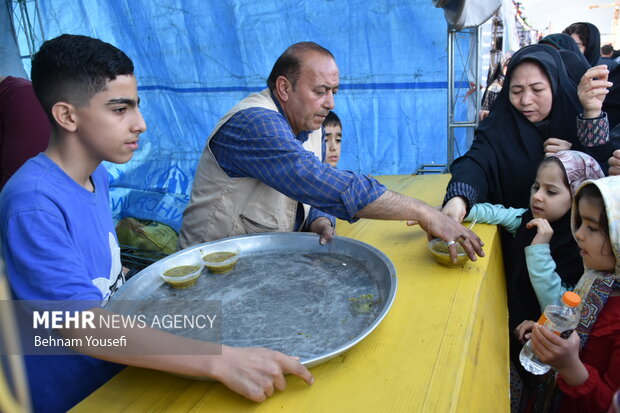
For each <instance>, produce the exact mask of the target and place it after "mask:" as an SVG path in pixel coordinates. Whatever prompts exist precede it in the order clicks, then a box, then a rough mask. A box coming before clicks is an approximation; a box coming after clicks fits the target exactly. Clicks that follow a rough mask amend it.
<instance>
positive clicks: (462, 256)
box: [428, 238, 469, 267]
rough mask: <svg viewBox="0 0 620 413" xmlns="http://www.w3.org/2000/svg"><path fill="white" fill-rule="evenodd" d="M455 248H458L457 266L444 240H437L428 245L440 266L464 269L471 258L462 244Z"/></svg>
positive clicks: (456, 245) (457, 244)
mask: <svg viewBox="0 0 620 413" xmlns="http://www.w3.org/2000/svg"><path fill="white" fill-rule="evenodd" d="M454 246H455V247H456V264H455V263H453V262H452V260H451V259H450V251H449V249H448V245H447V244H446V242H445V241H444V240H442V239H440V238H435V239H432V240H431V241H430V242H429V243H428V249H429V250H430V252H431V254H432V255H433V258H435V261H437V262H438V263H439V264H441V265H444V266H446V267H462V266H463V265H465V263H466V262H467V260H468V259H469V257H468V256H467V253H466V252H465V250H464V249H463V247H462V246H461V244H459V243H456V244H454Z"/></svg>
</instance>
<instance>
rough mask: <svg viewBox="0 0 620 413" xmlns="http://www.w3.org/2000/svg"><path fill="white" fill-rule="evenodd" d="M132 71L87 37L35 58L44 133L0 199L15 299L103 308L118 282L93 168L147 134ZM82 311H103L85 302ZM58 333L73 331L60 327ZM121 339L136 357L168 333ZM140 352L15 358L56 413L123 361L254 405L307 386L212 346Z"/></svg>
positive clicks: (276, 360) (296, 370) (103, 198)
mask: <svg viewBox="0 0 620 413" xmlns="http://www.w3.org/2000/svg"><path fill="white" fill-rule="evenodd" d="M133 70H134V68H133V63H132V61H131V60H130V59H129V58H128V57H127V56H126V55H125V54H124V53H123V52H122V51H121V50H119V49H117V48H116V47H114V46H112V45H110V44H108V43H104V42H102V41H100V40H97V39H93V38H90V37H86V36H76V35H66V34H65V35H62V36H59V37H57V38H55V39H52V40H49V41H46V42H45V43H43V45H42V46H41V49H40V50H39V51H38V52H37V53H36V54H35V56H34V58H33V60H32V76H31V77H32V83H33V88H34V90H35V93H36V95H37V98H38V99H39V101H40V102H41V105H42V106H43V109H44V110H45V112H46V114H47V116H48V118H49V119H50V121H51V124H52V137H51V140H50V144H49V146H48V148H47V150H46V151H45V152H43V153H41V154H39V155H37V156H36V157H34V158H32V159H30V160H29V161H28V162H26V163H25V164H24V166H22V168H20V169H19V170H18V171H17V173H16V174H15V175H14V176H13V177H12V178H11V179H10V180H9V181H8V183H7V184H6V186H5V187H4V189H3V191H2V192H1V193H0V229H1V234H2V239H1V241H2V253H3V256H4V259H5V261H6V269H7V276H8V280H9V283H10V286H11V289H12V293H13V296H14V297H15V298H16V299H17V300H95V302H97V303H104V302H105V301H106V300H108V299H109V298H110V296H111V295H112V294H114V292H115V291H116V289H118V288H119V287H120V286H121V285H122V283H123V281H124V278H123V274H122V267H121V262H120V252H119V247H118V243H117V240H116V235H115V231H114V225H113V222H112V214H111V211H110V207H109V198H108V177H107V172H106V170H105V169H104V167H103V166H102V165H101V162H102V161H109V162H115V163H125V162H127V161H129V160H130V159H131V157H132V155H133V152H134V151H135V150H136V149H137V148H138V140H139V135H140V134H141V133H142V132H144V131H145V130H146V124H145V122H144V119H143V118H142V115H141V113H140V110H139V107H138V105H139V98H138V93H137V84H136V78H135V77H134V75H133ZM89 311H91V312H93V313H98V312H99V313H101V312H104V311H105V310H103V309H101V308H99V307H96V306H95V307H94V308H91V309H89ZM98 333H99V334H101V336H100V337H102V338H105V337H106V336H105V335H106V334H107V333H110V336H109V337H112V338H115V337H116V335H114V334H112V332H106V331H105V330H104V331H98ZM61 334H62V335H63V336H65V334H67V335H68V336H70V335H71V334H72V332H71V330H67V329H63V332H62V333H61ZM124 334H127V335H128V336H127V341H132V340H133V341H134V342H136V341H138V342H139V343H140V344H143V345H144V348H145V349H147V350H148V348H149V344H150V343H156V342H158V341H161V340H163V339H164V338H165V339H168V340H170V335H169V334H168V333H165V332H162V331H159V330H154V329H140V331H134V330H130V331H128V332H126V333H124ZM188 341H193V340H188V339H183V338H181V337H176V336H174V337H172V341H170V343H171V345H172V347H176V346H183V345H184V344H187V343H188ZM191 345H193V346H207V345H209V344H208V343H199V342H193V343H191ZM80 351H83V352H85V353H88V349H84V348H82V349H81V350H80ZM206 353H207V352H204V353H203V354H206ZM148 354H149V353H148V351H147V352H146V353H145V354H142V355H130V354H107V355H106V356H105V360H106V361H103V360H100V359H98V358H96V357H97V356H94V357H90V356H86V355H72V356H43V355H40V356H26V357H25V362H26V368H27V373H28V380H29V386H30V390H31V391H30V393H31V395H32V398H33V406H34V409H35V410H36V411H39V410H44V411H65V410H67V409H69V408H71V407H72V406H73V405H75V404H76V403H77V402H79V401H80V400H81V399H83V398H84V397H85V396H87V395H88V394H89V393H91V392H92V391H93V390H95V389H96V388H97V387H99V386H100V385H101V384H103V383H105V381H107V380H108V379H109V378H110V377H112V375H114V374H116V373H117V372H118V371H119V370H120V369H121V368H122V367H123V366H122V365H125V364H126V365H134V366H139V367H145V368H152V369H157V370H162V371H168V372H173V373H178V374H183V375H188V376H206V377H211V378H214V379H217V380H219V381H221V382H223V383H224V384H225V385H226V386H228V387H229V388H231V389H232V390H234V391H236V392H238V393H240V394H242V395H244V396H245V397H248V398H250V399H252V400H255V401H262V400H264V399H266V398H267V397H269V396H271V394H273V392H274V391H275V390H283V389H284V387H285V386H286V381H285V379H284V373H293V374H295V375H298V376H300V377H302V378H303V379H304V380H305V381H306V382H307V383H308V384H312V382H313V378H312V375H311V374H310V373H309V372H308V370H307V369H306V368H305V367H304V366H303V365H301V364H300V363H299V361H298V359H297V358H295V357H290V356H286V355H284V354H282V353H279V352H275V351H271V350H267V349H240V348H231V347H228V346H222V353H221V355H148ZM177 354H181V353H177ZM194 354H195V353H194ZM111 362H114V363H120V364H114V363H111Z"/></svg>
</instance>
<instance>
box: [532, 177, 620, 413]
mask: <svg viewBox="0 0 620 413" xmlns="http://www.w3.org/2000/svg"><path fill="white" fill-rule="evenodd" d="M571 226H572V231H573V235H574V237H575V240H576V241H577V244H578V246H579V248H580V251H581V256H582V258H583V264H584V268H585V272H584V274H583V276H582V277H581V279H580V280H579V282H578V283H577V286H576V287H575V292H577V293H578V294H579V295H580V296H581V299H582V310H581V320H580V322H579V325H578V326H577V328H576V329H575V331H574V332H573V333H572V334H571V335H570V336H569V338H568V339H566V340H564V339H562V338H561V337H559V336H556V335H555V334H553V333H552V332H551V331H549V330H547V329H545V328H544V327H541V326H539V325H536V326H534V329H533V332H532V337H531V338H532V349H533V350H534V352H535V353H536V355H537V356H538V358H539V359H540V360H541V361H543V362H545V363H547V364H549V365H551V366H553V367H555V368H556V369H557V372H558V375H557V386H558V388H559V390H560V391H561V393H562V397H561V400H560V401H558V400H557V399H556V400H555V402H554V403H552V410H557V411H562V412H585V411H587V412H606V411H607V409H608V408H609V406H610V404H611V402H612V397H613V394H614V391H616V390H617V389H618V388H619V387H620V177H617V176H614V177H609V178H602V179H598V180H596V181H587V182H586V183H584V184H583V185H582V186H581V187H580V188H579V190H578V192H577V194H576V196H575V199H574V201H573V211H572V220H571Z"/></svg>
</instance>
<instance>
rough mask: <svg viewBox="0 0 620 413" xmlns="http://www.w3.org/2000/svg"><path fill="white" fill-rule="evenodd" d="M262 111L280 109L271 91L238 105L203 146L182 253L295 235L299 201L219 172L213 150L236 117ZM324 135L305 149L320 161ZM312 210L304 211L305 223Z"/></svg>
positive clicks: (316, 134) (185, 215)
mask: <svg viewBox="0 0 620 413" xmlns="http://www.w3.org/2000/svg"><path fill="white" fill-rule="evenodd" d="M251 107H261V108H265V109H269V110H273V111H274V112H278V108H277V106H276V104H275V103H274V101H273V100H272V98H271V93H270V92H269V90H268V89H265V90H263V91H262V92H260V93H253V94H251V95H250V96H248V97H246V98H245V99H243V100H242V101H240V102H239V103H237V104H236V105H235V106H234V107H233V108H232V109H231V110H230V111H229V112H228V113H226V114H225V115H224V117H222V119H220V120H219V122H218V123H217V125H216V126H215V129H214V130H213V132H212V133H211V135H210V136H209V138H208V139H207V142H206V143H205V148H204V151H203V152H202V157H201V158H200V162H199V164H198V169H197V170H196V175H195V177H194V183H193V186H192V196H191V199H190V202H189V205H188V206H187V208H186V209H185V211H184V213H183V225H182V227H181V234H180V235H179V247H180V248H187V247H189V246H191V245H196V244H200V243H203V242H207V241H213V240H216V239H220V238H226V237H231V236H234V235H242V234H252V233H258V232H284V231H293V230H294V226H295V216H296V213H297V201H295V200H293V199H291V198H288V197H286V196H285V195H283V194H281V193H280V192H278V191H276V190H275V189H273V188H271V187H269V186H267V185H265V184H263V183H262V182H260V181H259V180H257V179H254V178H230V177H229V176H228V175H227V174H226V172H224V171H223V170H222V168H220V166H219V165H218V163H217V161H216V160H215V157H214V156H213V154H212V153H211V149H210V148H209V142H210V141H211V138H213V136H214V135H215V134H216V133H217V131H218V130H219V129H220V128H221V127H222V125H224V124H225V123H226V122H227V121H228V120H229V119H230V118H231V117H232V116H233V115H234V114H235V113H237V112H239V111H241V110H244V109H247V108H251ZM321 140H322V131H321V129H317V130H315V131H313V132H311V133H310V135H309V137H308V140H307V141H306V142H304V144H303V147H304V149H306V150H307V151H311V152H313V153H314V154H315V155H316V156H317V157H318V158H319V159H321V144H322V142H321ZM309 210H310V207H309V206H308V205H304V212H305V214H304V219H305V217H307V216H308V211H309Z"/></svg>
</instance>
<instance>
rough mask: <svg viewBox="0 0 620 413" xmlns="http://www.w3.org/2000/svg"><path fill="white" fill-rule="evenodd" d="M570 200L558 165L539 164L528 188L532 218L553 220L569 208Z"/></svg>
mask: <svg viewBox="0 0 620 413" xmlns="http://www.w3.org/2000/svg"><path fill="white" fill-rule="evenodd" d="M571 202H572V198H571V194H570V190H569V189H568V188H567V186H566V184H565V183H564V171H563V170H562V168H561V167H560V165H558V164H557V163H555V162H549V163H545V164H543V165H541V166H540V167H539V168H538V172H537V173H536V180H535V181H534V185H532V188H531V190H530V209H531V210H532V215H533V216H534V218H544V219H546V220H547V221H549V222H555V221H557V220H558V219H560V218H562V217H563V216H564V214H566V213H567V212H568V211H569V210H570V208H571Z"/></svg>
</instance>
